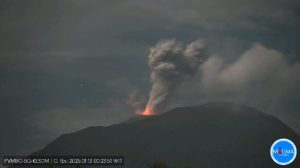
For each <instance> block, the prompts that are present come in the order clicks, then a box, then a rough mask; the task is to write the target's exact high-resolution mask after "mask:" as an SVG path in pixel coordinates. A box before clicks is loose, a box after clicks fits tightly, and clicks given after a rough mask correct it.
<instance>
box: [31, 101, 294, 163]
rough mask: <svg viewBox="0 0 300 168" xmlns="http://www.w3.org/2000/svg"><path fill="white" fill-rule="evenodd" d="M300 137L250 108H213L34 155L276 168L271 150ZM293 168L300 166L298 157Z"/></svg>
mask: <svg viewBox="0 0 300 168" xmlns="http://www.w3.org/2000/svg"><path fill="white" fill-rule="evenodd" d="M279 138H289V139H291V140H293V141H294V142H295V143H296V144H298V145H299V143H300V138H299V136H298V135H297V134H296V133H295V132H293V131H292V130H291V129H290V128H288V127H287V126H286V125H285V124H283V123H282V122H281V121H280V120H278V119H277V118H275V117H272V116H270V115H267V114H265V113H263V112H260V111H258V110H255V109H253V108H250V107H246V106H241V105H237V104H233V103H221V102H218V103H208V104H204V105H201V106H194V107H180V108H175V109H173V110H170V111H168V112H166V113H163V114H161V115H157V116H152V117H148V118H144V119H141V120H133V121H131V122H125V123H122V124H117V125H112V126H109V127H90V128H87V129H84V130H81V131H78V132H75V133H72V134H66V135H62V136H60V137H59V138H57V139H56V140H54V141H53V142H51V143H50V144H49V145H48V146H46V147H45V148H44V149H42V150H41V151H38V152H36V153H35V154H34V155H123V156H125V167H128V168H143V167H147V165H148V164H149V163H153V162H155V161H163V162H164V163H166V165H168V166H169V167H174V168H175V167H178V168H185V167H193V168H199V167H204V168H221V167H228V168H240V167H243V168H250V167H251V168H252V167H253V168H274V167H279V166H278V165H276V164H275V163H273V161H272V160H271V158H270V154H269V151H270V146H271V144H272V143H273V142H274V141H275V140H277V139H279ZM296 160H298V161H295V162H294V163H293V164H291V165H290V166H289V167H300V165H299V158H297V159H296Z"/></svg>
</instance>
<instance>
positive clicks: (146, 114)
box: [142, 107, 154, 116]
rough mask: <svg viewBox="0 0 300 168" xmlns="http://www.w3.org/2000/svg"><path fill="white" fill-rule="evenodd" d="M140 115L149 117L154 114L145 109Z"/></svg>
mask: <svg viewBox="0 0 300 168" xmlns="http://www.w3.org/2000/svg"><path fill="white" fill-rule="evenodd" d="M142 115H144V116H150V115H154V112H153V111H152V110H151V109H150V108H148V107H147V108H146V109H145V111H144V112H143V113H142Z"/></svg>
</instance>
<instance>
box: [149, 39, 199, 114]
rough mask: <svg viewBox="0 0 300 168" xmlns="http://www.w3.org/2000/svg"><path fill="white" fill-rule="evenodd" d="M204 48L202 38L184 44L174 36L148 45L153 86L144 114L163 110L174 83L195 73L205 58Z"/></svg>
mask: <svg viewBox="0 0 300 168" xmlns="http://www.w3.org/2000/svg"><path fill="white" fill-rule="evenodd" d="M204 48H205V44H204V41H203V40H196V41H194V42H192V43H190V44H187V45H184V44H183V43H181V42H178V41H176V40H164V41H160V42H158V43H157V44H156V45H155V46H154V47H151V48H150V54H149V56H148V58H149V61H148V65H149V67H150V70H151V83H152V88H151V91H150V94H149V100H148V103H147V106H146V109H145V111H144V112H143V115H152V114H155V113H157V112H159V111H160V110H162V109H163V108H164V106H165V105H166V104H167V103H168V101H169V99H170V96H172V94H173V93H174V92H175V91H176V89H177V87H178V86H179V85H180V84H181V83H182V82H183V81H184V80H185V79H186V78H188V77H192V76H194V75H195V74H196V72H197V71H198V68H199V65H200V64H202V63H203V62H204V59H205V52H204Z"/></svg>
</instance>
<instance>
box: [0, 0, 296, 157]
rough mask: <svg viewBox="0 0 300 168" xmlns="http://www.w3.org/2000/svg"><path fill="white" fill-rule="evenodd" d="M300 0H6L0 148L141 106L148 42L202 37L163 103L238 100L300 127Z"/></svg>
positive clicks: (23, 146)
mask: <svg viewBox="0 0 300 168" xmlns="http://www.w3.org/2000/svg"><path fill="white" fill-rule="evenodd" d="M299 11H300V1H299V0H251V1H250V0H249V1H246V0H244V1H242V0H203V1H199V0H184V1H179V0H151V1H150V0H148V1H147V0H122V1H120V0H109V1H107V0H106V1H105V0H87V1H86V0H51V1H50V0H49V1H46V0H26V1H22V0H19V1H16V0H0V22H1V25H0V37H1V38H0V114H1V116H0V124H1V125H0V128H1V130H0V131H1V136H0V155H3V154H28V153H30V152H33V151H35V150H37V149H40V148H41V147H43V146H45V145H46V144H47V143H49V142H50V141H51V140H53V139H55V138H57V137H58V136H59V135H61V134H64V133H69V132H72V131H76V130H79V129H83V128H86V127H88V126H99V125H110V124H115V123H119V122H122V121H125V120H127V119H129V118H131V117H133V116H134V115H135V110H136V108H137V107H138V108H141V107H144V106H145V105H146V103H147V99H148V93H149V90H150V89H151V81H150V72H149V67H148V65H147V61H148V54H149V48H150V47H151V46H154V45H155V44H156V43H157V42H159V41H160V40H163V39H175V40H177V41H179V42H182V43H190V42H192V41H194V40H197V39H204V40H205V41H206V45H207V60H206V61H205V62H204V63H203V64H202V65H201V66H200V69H199V71H198V73H197V74H196V75H195V76H194V77H193V78H189V79H187V80H185V81H184V82H183V83H182V84H181V85H180V87H179V88H178V89H177V90H176V93H175V94H174V95H173V97H172V99H171V100H170V103H169V104H168V105H167V107H166V109H170V108H173V107H178V106H189V105H196V104H203V103H205V102H210V101H233V102H237V103H241V104H245V105H249V106H252V107H254V108H257V109H260V110H262V111H265V112H267V113H269V114H271V115H274V116H277V117H278V118H279V119H280V120H282V121H284V123H286V124H287V125H288V126H289V127H291V128H293V129H294V130H295V131H296V132H298V133H299V134H300V122H299V120H300V104H299V102H300V75H299V74H300V47H299V45H300V31H299V30H300V13H299Z"/></svg>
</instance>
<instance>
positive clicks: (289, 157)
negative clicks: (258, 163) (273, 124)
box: [270, 138, 297, 165]
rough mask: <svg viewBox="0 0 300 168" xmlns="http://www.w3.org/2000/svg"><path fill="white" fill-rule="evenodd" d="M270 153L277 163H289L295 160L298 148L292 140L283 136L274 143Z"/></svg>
mask: <svg viewBox="0 0 300 168" xmlns="http://www.w3.org/2000/svg"><path fill="white" fill-rule="evenodd" d="M270 154H271V157H272V159H273V161H274V162H275V163H277V164H279V165H288V164H290V163H292V162H293V161H294V160H295V158H296V155H297V148H296V146H295V144H294V143H293V142H292V141H291V140H289V139H285V138H282V139H278V140H277V141H275V142H274V143H273V144H272V146H271V149H270Z"/></svg>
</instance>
